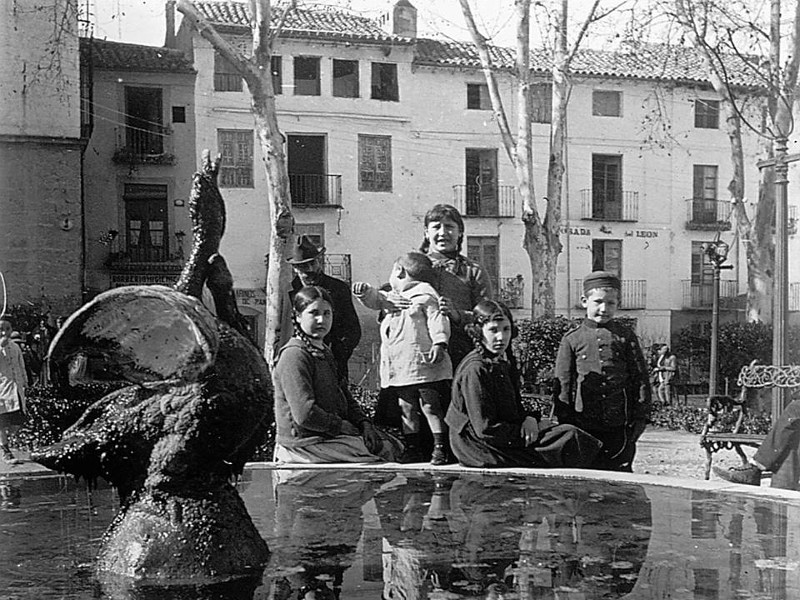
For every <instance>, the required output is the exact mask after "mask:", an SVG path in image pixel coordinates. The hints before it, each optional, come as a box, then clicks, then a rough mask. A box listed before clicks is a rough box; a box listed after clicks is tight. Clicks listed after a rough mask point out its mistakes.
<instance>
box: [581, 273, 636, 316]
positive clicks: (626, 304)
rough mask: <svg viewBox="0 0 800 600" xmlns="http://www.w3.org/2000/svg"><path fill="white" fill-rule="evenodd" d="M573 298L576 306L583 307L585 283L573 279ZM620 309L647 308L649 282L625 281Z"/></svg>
mask: <svg viewBox="0 0 800 600" xmlns="http://www.w3.org/2000/svg"><path fill="white" fill-rule="evenodd" d="M572 290H573V291H572V296H573V300H574V305H575V306H577V307H580V306H581V294H582V292H583V281H582V280H581V279H573V281H572ZM619 308H621V309H622V310H638V309H642V308H647V280H645V279H623V280H622V290H621V294H620V298H619Z"/></svg>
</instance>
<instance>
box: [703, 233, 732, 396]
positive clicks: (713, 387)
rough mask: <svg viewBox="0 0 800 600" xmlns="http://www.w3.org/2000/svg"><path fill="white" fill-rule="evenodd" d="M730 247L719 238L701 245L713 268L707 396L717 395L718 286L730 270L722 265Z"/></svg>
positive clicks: (727, 266) (729, 266)
mask: <svg viewBox="0 0 800 600" xmlns="http://www.w3.org/2000/svg"><path fill="white" fill-rule="evenodd" d="M729 250H730V246H729V245H728V244H726V243H725V242H723V241H722V240H721V239H719V237H717V239H716V240H714V241H713V242H708V243H706V244H703V253H704V254H705V255H706V258H707V259H708V262H710V263H711V266H712V267H714V284H713V287H712V303H711V359H710V361H709V362H710V364H709V366H708V371H709V373H708V395H709V396H714V395H716V393H717V374H718V372H719V286H720V271H721V270H723V269H732V268H733V265H726V264H724V263H725V261H726V260H727V258H728V251H729Z"/></svg>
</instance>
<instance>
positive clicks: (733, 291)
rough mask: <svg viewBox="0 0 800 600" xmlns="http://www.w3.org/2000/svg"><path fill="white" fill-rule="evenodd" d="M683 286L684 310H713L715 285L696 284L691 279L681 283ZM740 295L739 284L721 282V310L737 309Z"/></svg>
mask: <svg viewBox="0 0 800 600" xmlns="http://www.w3.org/2000/svg"><path fill="white" fill-rule="evenodd" d="M681 284H682V286H683V303H682V305H681V306H682V307H683V308H706V309H710V308H712V305H713V303H714V285H713V283H712V282H710V281H709V282H707V283H696V282H693V281H691V280H689V279H684V280H683V281H682V282H681ZM738 295H739V282H738V281H731V280H727V279H723V280H722V281H720V282H719V306H720V308H735V307H736V298H737V296H738Z"/></svg>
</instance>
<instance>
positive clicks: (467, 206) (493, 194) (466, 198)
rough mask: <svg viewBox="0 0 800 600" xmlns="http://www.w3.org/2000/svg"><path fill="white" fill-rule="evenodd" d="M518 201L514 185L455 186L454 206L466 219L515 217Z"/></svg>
mask: <svg viewBox="0 0 800 600" xmlns="http://www.w3.org/2000/svg"><path fill="white" fill-rule="evenodd" d="M516 199H517V188H516V187H515V186H513V185H496V184H495V185H490V184H484V185H464V184H460V185H454V186H453V205H454V206H455V207H456V208H457V209H458V211H459V212H460V213H461V214H462V215H463V216H465V217H513V216H514V209H515V205H516Z"/></svg>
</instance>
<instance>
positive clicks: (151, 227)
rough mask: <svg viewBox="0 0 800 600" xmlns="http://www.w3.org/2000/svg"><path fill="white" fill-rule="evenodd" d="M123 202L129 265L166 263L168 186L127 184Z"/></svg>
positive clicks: (167, 254) (167, 253) (167, 249)
mask: <svg viewBox="0 0 800 600" xmlns="http://www.w3.org/2000/svg"><path fill="white" fill-rule="evenodd" d="M123 200H124V202H125V247H126V252H127V254H128V258H130V260H131V261H132V262H163V261H165V260H167V258H168V256H169V247H168V241H169V236H168V235H167V231H168V228H167V212H168V211H167V186H166V185H144V184H126V185H125V189H124V192H123Z"/></svg>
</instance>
